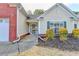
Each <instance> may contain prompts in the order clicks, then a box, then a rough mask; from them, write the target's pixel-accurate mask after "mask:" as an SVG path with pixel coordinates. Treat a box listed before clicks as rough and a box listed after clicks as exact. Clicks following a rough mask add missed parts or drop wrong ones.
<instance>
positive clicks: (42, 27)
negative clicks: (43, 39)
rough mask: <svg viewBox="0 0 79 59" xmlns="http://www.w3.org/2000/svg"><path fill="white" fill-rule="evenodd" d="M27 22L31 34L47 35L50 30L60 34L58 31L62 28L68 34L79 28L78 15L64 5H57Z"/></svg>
mask: <svg viewBox="0 0 79 59" xmlns="http://www.w3.org/2000/svg"><path fill="white" fill-rule="evenodd" d="M26 22H27V23H28V28H29V32H30V33H31V34H45V33H46V31H47V29H49V28H52V29H53V30H54V33H55V34H58V29H59V28H61V27H64V28H67V30H68V33H72V30H73V29H74V28H79V18H78V17H77V15H76V14H75V13H74V12H73V11H72V10H71V9H69V8H68V7H67V6H65V5H64V4H62V3H56V4H55V5H54V6H52V7H51V8H49V9H48V10H47V11H46V12H45V13H43V14H42V15H40V16H38V17H36V18H30V17H29V19H27V20H26Z"/></svg>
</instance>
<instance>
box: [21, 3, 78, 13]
mask: <svg viewBox="0 0 79 59" xmlns="http://www.w3.org/2000/svg"><path fill="white" fill-rule="evenodd" d="M54 4H55V3H22V5H23V7H24V8H25V10H26V11H28V10H31V11H32V12H33V11H34V10H35V9H44V10H47V9H49V8H50V7H52V6H53V5H54ZM63 4H65V5H66V6H67V7H69V8H70V9H71V10H73V11H79V3H63Z"/></svg>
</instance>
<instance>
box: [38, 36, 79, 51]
mask: <svg viewBox="0 0 79 59" xmlns="http://www.w3.org/2000/svg"><path fill="white" fill-rule="evenodd" d="M38 45H39V46H46V47H54V48H59V49H63V50H69V51H73V50H75V51H79V39H74V38H73V37H72V36H68V40H67V41H66V42H65V43H63V42H62V41H60V39H59V37H57V36H56V37H55V38H54V39H53V40H48V41H42V40H40V39H38Z"/></svg>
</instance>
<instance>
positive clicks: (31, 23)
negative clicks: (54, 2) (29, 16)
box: [26, 20, 39, 35]
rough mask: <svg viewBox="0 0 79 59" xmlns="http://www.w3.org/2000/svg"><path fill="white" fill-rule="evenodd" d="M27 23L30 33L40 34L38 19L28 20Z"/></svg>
mask: <svg viewBox="0 0 79 59" xmlns="http://www.w3.org/2000/svg"><path fill="white" fill-rule="evenodd" d="M26 24H27V25H28V30H29V33H30V34H33V35H37V34H39V29H38V26H39V25H38V21H37V20H27V21H26Z"/></svg>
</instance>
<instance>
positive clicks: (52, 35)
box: [46, 29, 54, 40]
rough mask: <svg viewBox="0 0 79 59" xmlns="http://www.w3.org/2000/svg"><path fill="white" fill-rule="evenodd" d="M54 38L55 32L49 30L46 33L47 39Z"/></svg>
mask: <svg viewBox="0 0 79 59" xmlns="http://www.w3.org/2000/svg"><path fill="white" fill-rule="evenodd" d="M53 38H54V32H53V29H48V30H47V31H46V39H47V40H52V39H53Z"/></svg>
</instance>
